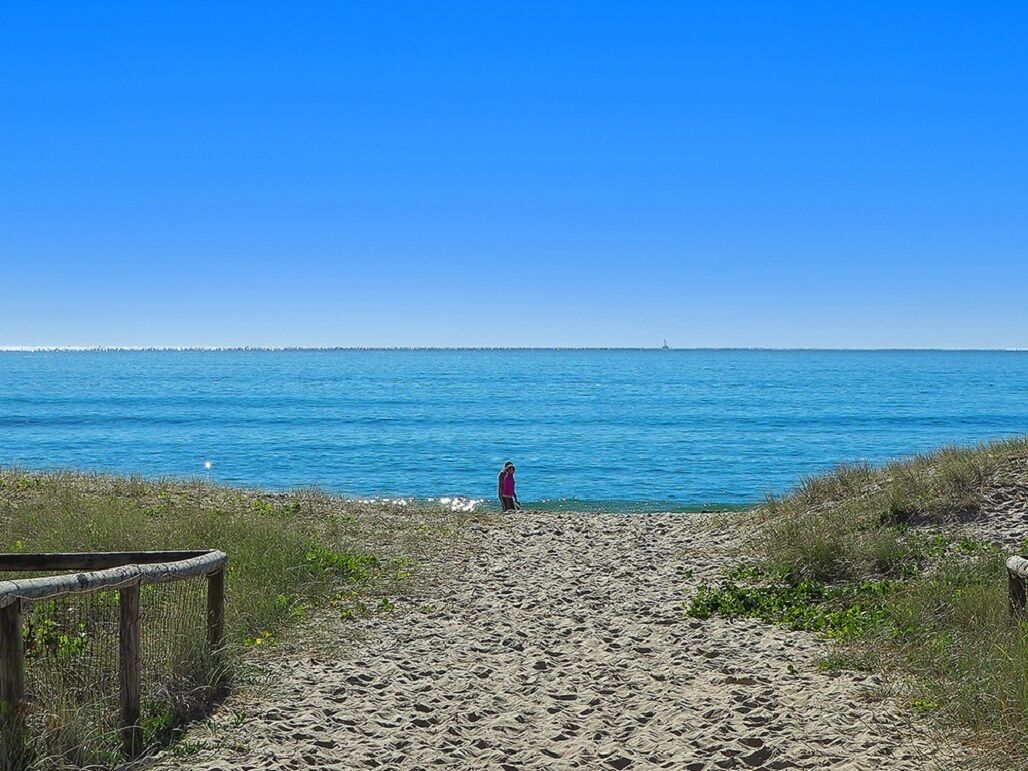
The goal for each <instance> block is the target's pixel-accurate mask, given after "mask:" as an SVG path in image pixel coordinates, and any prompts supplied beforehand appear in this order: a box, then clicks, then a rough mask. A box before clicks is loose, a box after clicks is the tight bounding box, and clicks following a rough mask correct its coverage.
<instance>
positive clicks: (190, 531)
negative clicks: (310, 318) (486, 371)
mask: <svg viewBox="0 0 1028 771" xmlns="http://www.w3.org/2000/svg"><path fill="white" fill-rule="evenodd" d="M469 516H472V515H468V514H460V513H456V512H452V511H448V510H443V509H435V508H429V507H423V506H404V505H401V504H398V503H368V502H362V501H353V500H344V499H340V498H334V497H331V496H328V495H325V494H323V493H321V492H319V491H317V490H299V491H294V492H291V493H286V494H271V493H263V492H260V491H253V490H242V489H236V488H228V487H219V486H215V485H210V484H207V483H204V482H171V481H149V480H144V479H135V478H124V477H116V476H103V475H88V474H72V473H46V474H37V473H23V472H20V471H16V470H2V469H0V551H14V552H56V551H121V550H128V551H134V550H165V549H170V550H179V549H206V548H214V549H221V550H223V551H225V552H226V553H227V554H228V555H229V562H228V572H227V589H226V633H227V637H228V642H229V658H228V661H227V667H219V668H213V667H206V666H205V665H204V661H205V659H204V658H203V656H201V655H198V649H197V647H198V646H201V647H202V642H203V637H202V634H203V632H202V629H203V626H202V623H203V615H202V614H203V605H202V591H203V587H202V583H201V582H196V581H186V582H176V583H174V584H165V585H160V586H159V587H153V591H152V592H151V593H147V592H144V594H145V595H147V596H146V597H144V598H143V602H144V605H145V603H146V602H149V603H151V606H152V611H153V612H152V614H151V615H150V616H149V617H147V616H146V614H145V612H144V614H143V622H142V626H143V628H142V630H141V633H142V634H143V637H144V646H143V656H144V661H143V665H144V674H145V673H146V672H148V671H152V672H154V673H155V677H157V676H158V675H159V676H161V677H162V678H163V680H161V682H160V683H159V684H158V685H159V686H160V687H159V688H157V689H156V690H154V691H153V694H155V695H153V696H152V699H151V702H152V703H150V704H149V705H147V707H148V710H149V711H147V710H144V712H146V715H145V721H144V729H146V732H147V739H148V740H150V741H153V742H159V741H167V740H168V739H169V738H170V737H173V736H174V733H175V729H176V726H177V725H179V724H181V723H182V721H183V720H185V719H187V718H189V717H190V714H191V713H193V712H194V711H195V709H196V707H197V706H198V703H199V702H201V701H205V700H207V701H209V697H211V696H213V695H214V694H215V693H216V692H217V691H219V690H223V688H224V687H225V686H226V685H227V684H229V683H231V681H232V680H233V678H234V677H235V676H236V675H237V674H238V672H240V668H239V664H240V663H241V662H245V661H246V660H247V659H250V658H253V657H254V655H255V654H257V652H258V650H259V649H264V648H268V647H273V646H276V645H304V646H307V645H310V644H312V643H311V642H310V640H309V639H307V638H308V632H312V631H313V630H314V629H316V628H317V629H322V630H331V629H333V628H334V627H333V626H332V625H331V624H326V623H324V622H325V619H326V618H327V617H329V616H332V615H334V616H335V617H336V618H337V619H339V621H340V624H342V625H343V626H345V624H346V622H348V621H352V620H354V619H356V618H359V617H360V616H361V615H362V614H364V613H367V612H370V611H371V610H372V609H375V608H378V609H382V610H387V609H392V608H394V607H396V603H395V600H396V595H397V594H398V593H408V594H410V593H412V592H414V591H415V589H414V586H415V584H416V582H417V580H418V579H419V577H420V574H419V569H420V566H421V564H422V562H425V561H427V560H428V559H429V558H430V556H431V554H432V553H433V552H434V551H436V550H437V549H438V548H439V546H440V544H442V542H443V541H444V540H445V539H448V538H452V537H453V533H454V532H455V531H456V529H457V528H458V527H459V526H460V524H461V523H462V522H463V521H464V520H465V519H467V518H468V517H469ZM23 576H24V574H8V575H5V576H0V577H3V578H17V577H23ZM190 585H193V586H192V588H190ZM146 588H147V589H151V587H146ZM190 592H192V594H190ZM108 594H109V595H110V596H109V597H108V596H104V595H92V596H91V597H90V598H89V599H85V598H82V599H79V598H69V599H68V600H66V601H65V600H61V601H57V602H54V603H50V604H48V605H46V604H40V605H37V606H36V607H35V608H34V609H33V611H32V613H33V615H32V616H31V617H30V621H31V622H32V623H31V624H30V625H29V626H27V627H26V630H27V631H26V634H28V635H29V638H30V639H28V640H27V645H28V647H29V649H30V654H29V655H30V660H29V662H28V666H29V668H30V669H31V668H32V667H33V666H35V667H36V669H34V670H32V671H30V672H29V680H30V684H31V683H34V684H35V687H36V689H37V691H38V692H39V693H47V694H49V695H50V696H53V699H50V701H54V703H53V704H46V705H44V704H42V701H46V700H45V699H42V697H41V700H40V704H38V705H36V707H37V708H38V715H37V718H38V719H37V721H36V723H37V725H42V724H43V723H46V726H47V732H48V733H47V737H46V739H45V740H43V741H36V743H35V751H34V752H35V758H34V760H33V763H34V766H35V767H37V768H63V767H74V766H85V765H90V764H96V765H100V766H106V765H110V764H112V763H113V762H115V760H116V754H117V753H116V750H115V749H112V747H114V746H115V745H116V742H114V743H112V737H111V735H110V733H111V732H110V731H109V730H105V729H104V727H103V725H101V724H102V723H103V720H104V719H108V718H109V717H110V708H109V704H106V703H105V704H106V707H104V704H101V702H103V701H104V700H105V699H106V700H107V701H109V697H111V696H114V695H116V694H107V693H100V691H102V690H103V687H104V683H106V684H107V686H108V690H113V686H112V685H111V683H112V678H111V672H112V671H113V670H111V667H113V666H115V651H116V634H114V633H112V631H111V628H112V624H113V623H114V622H112V621H111V620H110V618H109V616H110V613H111V608H113V609H114V612H115V613H116V597H114V593H113V592H111V593H108ZM151 594H152V596H150V595H151ZM112 601H113V602H115V604H114V605H112V604H111V603H112ZM51 606H52V607H51ZM144 611H145V607H144ZM148 618H150V619H156V621H150V622H149V623H150V625H151V626H150V627H148V626H147V624H148V621H147V619H148ZM105 624H106V626H105ZM155 625H156V626H155ZM337 626H338V625H337ZM115 629H116V627H115ZM169 629H175V630H185V631H183V632H181V633H177V634H176V635H175V636H174V639H172V638H173V635H171V634H170V633H166V632H165V630H169ZM298 630H303V634H300V633H299V631H298ZM148 634H149V635H150V637H149V638H148V637H147V635H148ZM338 634H339V631H338V629H337V630H335V631H334V632H327V633H324V636H325V637H332V636H333V635H338ZM103 646H106V647H103ZM32 656H37V657H38V659H39V660H38V661H33V660H31V657H32ZM148 656H149V657H150V658H149V659H148V658H147V657H148ZM158 659H159V660H158ZM55 662H57V663H59V664H60V666H51V665H53V664H54V663H55ZM208 663H209V662H208ZM44 665H46V666H44ZM47 667H49V668H47ZM148 668H149V669H148ZM78 670H82V672H84V673H86V674H91V675H92V676H93V677H94V679H96V680H97V682H96V683H93V684H91V683H89V682H86V681H85V679H83V677H79V674H77V671H78ZM33 678H35V680H33ZM48 678H49V679H48ZM69 678H71V679H69ZM75 678H78V679H79V680H83V682H81V683H80V684H79V685H80V687H79V689H78V692H81V693H82V694H83V697H82V699H81V700H80V701H78V702H75V703H71V702H69V700H68V698H66V696H67V694H68V693H70V692H71V691H72V689H71V688H69V687H68V683H70V682H72V680H75ZM86 679H88V678H86ZM75 682H78V680H75ZM113 682H116V678H115V679H114V681H113ZM145 687H146V684H145V683H144V688H145ZM162 689H163V690H162ZM62 693H63V694H65V697H61V698H58V696H59V695H60V694H62ZM89 699H93V700H94V701H96V704H94V703H93V702H91V701H89ZM58 701H60V702H61V703H59V704H58V703H57V702H58ZM72 701H74V700H72ZM97 705H99V706H97ZM101 707H104V708H106V709H107V712H106V713H103V710H102V709H101ZM101 713H102V714H101ZM44 715H45V719H44ZM98 715H100V717H97V716H98ZM84 737H88V738H84Z"/></svg>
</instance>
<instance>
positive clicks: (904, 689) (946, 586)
mask: <svg viewBox="0 0 1028 771" xmlns="http://www.w3.org/2000/svg"><path fill="white" fill-rule="evenodd" d="M1025 460H1028V441H1025V440H1015V441H1004V442H998V443H994V444H990V445H985V446H982V447H978V448H973V449H954V448H947V449H944V450H942V451H940V452H937V453H934V454H930V455H922V456H918V457H915V458H913V459H911V460H907V461H902V462H896V463H891V464H889V465H887V466H884V467H882V468H872V467H869V466H847V467H842V468H839V469H837V470H836V471H835V472H834V473H831V474H827V475H824V476H821V477H814V478H810V479H806V480H804V481H803V483H802V484H801V485H800V486H799V487H798V489H797V490H795V491H794V492H793V493H791V494H790V495H788V496H785V497H782V498H769V499H768V501H767V502H766V504H765V505H764V506H763V507H761V508H760V509H759V510H757V511H756V512H754V513H752V514H751V515H750V518H751V521H752V523H753V525H754V527H753V531H752V536H751V537H750V542H749V544H748V546H749V548H750V549H751V550H752V553H753V555H754V558H753V561H752V563H749V564H746V565H741V566H737V567H735V568H733V569H731V570H729V571H726V574H725V576H724V579H723V580H722V581H721V583H720V584H719V585H716V586H701V587H700V588H699V589H698V590H697V591H696V592H695V593H694V594H693V596H692V597H691V598H690V599H689V601H688V603H687V612H688V613H689V614H690V615H692V616H694V617H697V618H707V617H710V616H712V615H721V616H728V617H742V616H746V617H752V618H758V619H761V620H763V621H766V622H769V623H776V624H782V625H785V626H787V627H789V628H791V629H802V630H807V631H812V632H816V633H819V634H821V635H824V636H826V637H829V638H832V639H834V640H836V641H837V643H838V644H839V647H838V648H837V650H836V652H835V653H834V654H833V655H832V656H831V658H830V661H827V662H826V666H830V667H833V668H837V667H858V668H864V669H871V670H875V671H879V672H884V673H888V674H889V675H891V677H890V680H891V682H892V683H893V684H894V685H895V686H896V689H897V693H899V694H901V695H902V696H903V698H905V699H906V701H907V703H908V704H909V705H910V707H911V708H912V709H913V710H914V711H915V712H917V713H919V714H928V715H931V716H932V718H933V719H935V720H937V721H938V723H939V725H941V726H943V727H945V728H948V729H950V730H952V731H954V732H955V733H959V735H961V736H963V737H968V736H970V737H973V738H972V742H973V744H974V745H975V748H976V749H977V750H979V754H980V760H979V762H980V764H981V767H982V768H986V767H990V766H996V767H1006V768H1009V767H1012V766H1014V765H1016V764H1017V763H1018V762H1019V761H1020V762H1023V761H1025V760H1028V625H1021V624H1017V623H1015V622H1014V621H1012V620H1011V618H1010V616H1009V612H1008V608H1007V578H1006V570H1005V567H1004V561H1005V559H1006V556H1007V554H1008V553H1007V552H1005V551H1004V550H1002V549H1001V548H1000V547H998V546H996V545H993V544H990V543H986V542H984V541H982V540H979V539H977V538H973V537H968V535H967V533H966V530H965V528H963V527H962V525H963V524H964V523H967V522H968V521H970V520H972V519H974V518H975V517H977V516H978V515H979V514H981V513H983V511H984V509H983V507H984V506H985V505H986V496H987V493H988V492H989V491H990V489H998V487H1002V486H1004V485H1017V484H1019V483H1020V484H1024V481H1025V480H1023V479H1021V475H1023V474H1024V473H1026V472H1025V471H1024V470H1023V469H1024V468H1025V467H1024V465H1023V462H1024V461H1025ZM1019 465H1020V468H1021V469H1022V470H1021V471H1018V470H1017V469H1018V466H1019Z"/></svg>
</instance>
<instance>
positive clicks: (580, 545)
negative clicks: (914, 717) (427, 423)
mask: <svg viewBox="0 0 1028 771" xmlns="http://www.w3.org/2000/svg"><path fill="white" fill-rule="evenodd" d="M470 536H471V543H472V544H473V551H472V554H471V556H470V561H469V564H468V565H467V567H466V569H464V570H463V572H462V573H461V574H460V575H459V577H458V578H457V579H456V580H454V581H451V582H450V583H448V584H447V585H444V586H442V587H440V589H439V590H438V592H437V593H436V596H435V597H434V598H432V600H431V601H432V603H433V608H430V609H422V610H418V611H411V612H408V613H387V614H381V615H378V616H375V617H373V618H371V619H369V620H367V621H366V622H364V623H366V625H367V629H366V632H367V634H366V635H365V636H364V637H363V639H362V640H361V641H360V642H359V643H358V644H357V645H356V647H355V649H354V651H353V656H352V657H349V658H342V659H336V660H309V659H304V660H302V661H299V662H296V661H293V662H280V666H281V669H282V673H283V680H282V682H281V684H280V686H279V687H278V688H276V689H274V691H273V693H272V694H271V697H270V700H269V701H265V702H263V703H262V704H261V705H259V706H258V707H255V708H252V710H251V713H250V717H249V719H248V720H246V721H245V722H243V723H242V724H241V725H239V726H237V727H235V728H232V729H230V730H231V731H234V732H235V733H236V734H237V739H230V740H225V739H222V740H221V743H220V746H219V748H217V749H215V750H213V751H208V752H204V753H201V754H200V755H199V756H198V757H196V758H195V759H190V760H189V761H188V767H190V768H197V769H223V770H224V771H244V770H246V769H308V768H323V769H339V771H342V770H343V769H346V770H347V771H351V770H352V769H403V770H404V771H406V770H410V771H413V770H414V769H433V768H451V769H501V770H504V771H514V770H515V769H624V768H630V769H683V770H685V771H707V770H708V769H710V770H711V771H713V770H715V769H737V768H738V769H792V768H796V769H800V768H802V769H829V768H830V769H869V770H870V769H922V768H932V767H934V761H933V757H932V753H933V750H932V743H931V742H929V741H927V740H926V738H925V737H924V736H923V735H922V734H921V733H920V732H918V731H917V730H915V729H914V728H912V727H911V726H909V725H907V723H906V720H905V718H904V717H902V716H901V715H900V714H898V713H897V712H896V711H895V710H894V709H893V708H892V707H891V706H890V703H889V702H886V701H881V700H873V699H869V697H868V696H867V694H866V691H867V690H868V689H867V688H866V687H865V686H866V685H868V683H867V682H864V681H862V680H861V676H860V675H858V674H841V675H835V676H831V675H828V674H823V673H820V672H818V671H817V670H816V666H815V665H816V662H817V660H818V657H819V655H820V654H821V653H823V652H824V651H823V648H822V646H821V644H820V643H818V642H816V641H815V640H814V639H813V638H812V637H810V636H809V635H805V634H797V633H791V632H786V631H784V630H781V629H776V628H772V627H768V626H765V625H761V624H758V623H752V622H746V621H739V622H728V621H724V620H719V619H711V620H709V621H704V622H702V623H701V622H697V621H692V620H690V619H687V618H685V617H684V615H683V613H682V599H683V590H684V589H685V588H686V587H687V586H688V585H689V584H690V583H691V582H695V581H696V580H699V579H700V578H703V577H704V576H706V577H712V576H714V575H715V574H716V570H717V567H718V564H719V563H718V558H717V554H718V553H719V552H720V551H722V550H723V548H724V547H725V546H726V545H727V544H729V543H730V542H731V540H732V539H731V534H730V533H728V532H725V531H720V530H717V529H716V528H715V527H713V526H707V527H697V525H696V523H695V521H694V520H692V519H691V518H687V517H681V516H674V515H628V516H625V515H618V516H600V515H554V514H545V515H543V514H519V515H518V516H517V517H515V518H514V519H513V520H512V521H509V522H507V523H506V524H502V525H492V526H489V525H474V526H472V532H471V534H470ZM691 573H692V574H694V575H693V576H692V577H690V574H691ZM173 765H176V766H177V767H179V768H181V767H182V766H183V765H184V763H183V761H182V760H179V761H177V762H176V763H175V764H173ZM169 767H170V766H169Z"/></svg>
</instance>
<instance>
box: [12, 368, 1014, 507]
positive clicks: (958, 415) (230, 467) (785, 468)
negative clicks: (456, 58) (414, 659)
mask: <svg viewBox="0 0 1028 771" xmlns="http://www.w3.org/2000/svg"><path fill="white" fill-rule="evenodd" d="M1026 386H1028V353H1022V352H1006V351H988V352H985V351H959V352H953V351H767V350H670V351H663V350H183V351H172V350H157V351H121V350H109V351H24V352H22V351H5V352H0V465H3V466H15V467H20V468H25V469H60V468H70V469H89V470H97V471H105V472H117V473H128V474H140V475H144V476H147V477H172V478H209V479H210V480H211V481H213V482H218V483H226V484H234V485H245V486H255V487H261V488H267V489H272V490H279V489H287V488H293V487H300V486H318V487H322V488H325V489H327V490H329V491H332V492H335V493H341V494H346V495H351V496H358V497H388V498H398V497H412V498H435V499H438V498H447V499H452V498H459V499H460V500H472V501H474V500H479V499H491V498H492V497H493V496H494V495H495V490H496V474H497V472H498V470H499V468H500V466H501V465H502V464H503V462H504V461H505V460H508V459H510V460H513V461H514V462H515V463H516V464H517V467H518V474H517V480H518V493H519V495H520V497H521V498H522V499H523V500H524V501H525V502H526V503H532V504H534V505H540V506H549V507H554V508H572V509H574V508H582V509H610V510H640V509H660V510H682V511H688V510H696V509H702V508H710V507H716V506H722V505H745V504H748V503H752V502H755V501H758V500H760V499H761V498H762V497H763V495H764V494H765V493H767V492H774V493H780V492H783V491H785V490H787V489H788V488H790V487H791V486H793V485H795V484H796V482H797V481H798V480H799V479H800V478H801V477H803V476H804V475H808V474H814V473H816V472H819V471H822V470H825V469H828V468H830V467H832V466H833V465H835V464H838V463H843V462H854V461H860V460H868V461H871V462H881V461H885V460H888V459H892V458H897V457H900V456H903V455H907V454H910V453H915V452H919V451H925V450H930V449H932V448H935V447H938V446H939V445H943V444H975V443H978V442H980V441H984V440H988V439H994V438H1000V437H1004V436H1011V435H1015V434H1019V433H1025V432H1028V387H1026ZM208 463H209V464H210V468H209V469H208V468H207V467H206V464H208Z"/></svg>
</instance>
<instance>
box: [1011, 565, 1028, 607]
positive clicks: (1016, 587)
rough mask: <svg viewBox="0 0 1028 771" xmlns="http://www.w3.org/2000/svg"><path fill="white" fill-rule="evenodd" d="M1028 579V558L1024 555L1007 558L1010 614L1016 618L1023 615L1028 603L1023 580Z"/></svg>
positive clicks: (1027, 594)
mask: <svg viewBox="0 0 1028 771" xmlns="http://www.w3.org/2000/svg"><path fill="white" fill-rule="evenodd" d="M1026 581H1028V560H1026V559H1025V558H1024V557H1010V558H1009V559H1007V587H1008V589H1009V596H1010V614H1011V615H1012V616H1014V618H1017V619H1023V618H1024V617H1025V606H1026V604H1028V593H1026V591H1025V589H1026V587H1025V582H1026Z"/></svg>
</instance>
